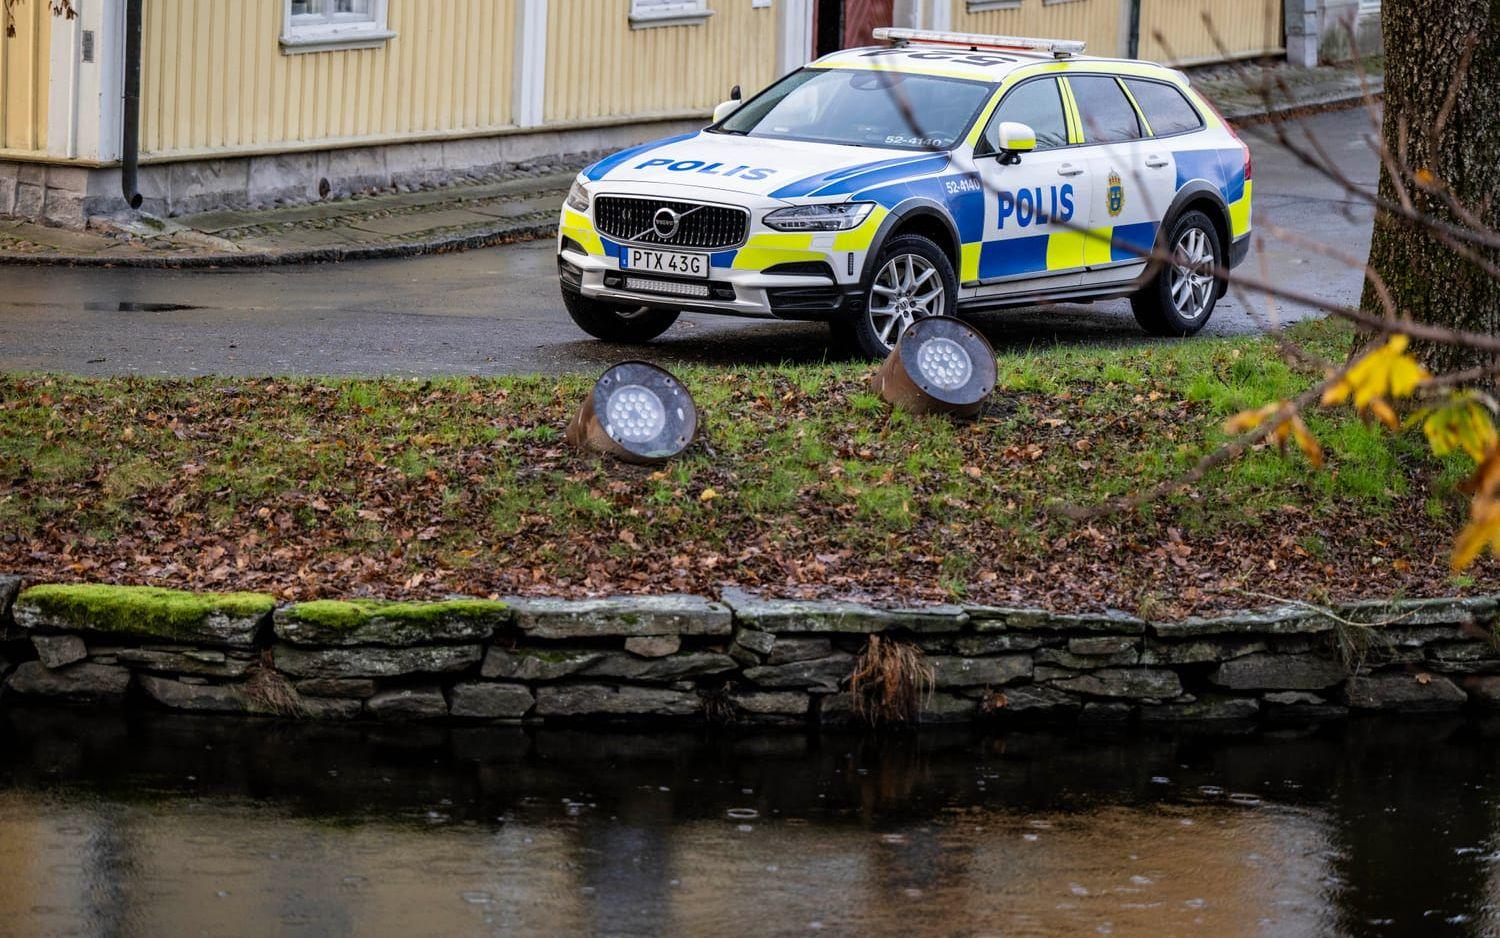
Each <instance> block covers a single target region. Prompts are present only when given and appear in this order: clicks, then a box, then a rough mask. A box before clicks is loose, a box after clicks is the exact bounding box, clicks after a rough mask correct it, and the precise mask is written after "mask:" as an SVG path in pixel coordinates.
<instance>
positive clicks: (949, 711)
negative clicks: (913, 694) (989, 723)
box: [918, 691, 979, 723]
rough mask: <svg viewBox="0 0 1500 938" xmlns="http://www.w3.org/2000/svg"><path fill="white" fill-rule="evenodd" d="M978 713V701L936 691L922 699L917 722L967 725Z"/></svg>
mask: <svg viewBox="0 0 1500 938" xmlns="http://www.w3.org/2000/svg"><path fill="white" fill-rule="evenodd" d="M978 712H979V702H978V701H976V700H973V699H971V698H968V697H960V696H958V695H957V694H945V693H943V692H941V691H938V692H935V693H932V694H929V695H928V696H926V697H924V698H923V699H922V711H921V714H920V715H919V716H918V720H919V721H920V722H922V723H968V722H969V721H971V720H973V719H974V716H975V714H976V713H978Z"/></svg>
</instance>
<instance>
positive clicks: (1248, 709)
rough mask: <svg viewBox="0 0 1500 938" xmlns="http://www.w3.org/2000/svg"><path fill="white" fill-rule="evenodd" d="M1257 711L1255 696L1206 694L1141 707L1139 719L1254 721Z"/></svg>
mask: <svg viewBox="0 0 1500 938" xmlns="http://www.w3.org/2000/svg"><path fill="white" fill-rule="evenodd" d="M1259 713H1260V701H1258V700H1256V699H1255V698H1254V697H1222V696H1207V697H1200V698H1198V699H1196V700H1192V701H1186V702H1181V703H1165V704H1156V705H1153V706H1144V707H1141V720H1142V721H1143V722H1147V723H1178V722H1182V723H1189V722H1205V721H1236V720H1238V721H1243V720H1253V719H1255V717H1256V716H1257V715H1258V714H1259Z"/></svg>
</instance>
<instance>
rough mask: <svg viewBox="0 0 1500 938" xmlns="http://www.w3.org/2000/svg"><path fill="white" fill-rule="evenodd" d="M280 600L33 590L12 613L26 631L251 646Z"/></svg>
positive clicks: (149, 590)
mask: <svg viewBox="0 0 1500 938" xmlns="http://www.w3.org/2000/svg"><path fill="white" fill-rule="evenodd" d="M275 604H276V601H275V599H273V598H272V597H270V596H267V595H262V594H259V593H234V594H227V595H217V594H212V593H186V592H181V591H178V590H164V589H157V588H154V587H146V586H107V585H99V584H95V585H88V586H57V585H43V586H33V587H31V588H30V589H27V590H24V591H22V593H21V595H20V596H18V597H17V598H16V603H15V606H14V608H13V610H12V614H13V616H14V619H15V622H16V625H18V626H20V627H21V628H23V629H26V630H41V631H54V632H82V633H86V634H100V635H112V636H128V637H131V638H144V639H157V640H161V639H167V640H177V641H185V642H191V643H193V644H195V645H196V644H203V645H222V646H229V647H233V648H249V647H251V646H252V645H253V644H254V643H255V639H256V636H257V635H258V634H259V633H260V630H261V628H262V627H263V626H264V624H265V623H266V622H267V621H268V620H269V619H270V616H271V609H272V608H273V607H274V606H275Z"/></svg>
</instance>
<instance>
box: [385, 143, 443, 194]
mask: <svg viewBox="0 0 1500 938" xmlns="http://www.w3.org/2000/svg"><path fill="white" fill-rule="evenodd" d="M385 171H386V174H387V175H388V176H389V177H390V180H391V184H392V185H397V186H401V185H407V186H424V185H431V184H433V183H438V182H443V181H446V180H447V179H448V178H449V176H450V175H451V174H450V173H449V172H448V170H447V168H446V167H445V166H444V165H443V145H442V143H441V142H437V141H434V142H426V143H398V144H395V145H392V146H388V147H386V148H385Z"/></svg>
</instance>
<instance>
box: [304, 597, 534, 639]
mask: <svg viewBox="0 0 1500 938" xmlns="http://www.w3.org/2000/svg"><path fill="white" fill-rule="evenodd" d="M508 609H509V607H508V606H507V605H506V604H505V603H503V602H500V601H498V600H492V599H450V600H445V601H443V602H432V603H418V602H391V601H387V600H381V599H317V600H313V601H312V602H305V603H298V604H297V605H295V606H293V607H291V608H290V609H288V610H286V615H287V617H288V618H290V619H295V620H296V621H298V622H302V623H305V624H307V625H310V626H313V627H315V628H320V629H328V630H332V631H350V630H353V629H357V628H359V627H361V626H363V625H366V624H368V623H369V622H370V621H371V620H372V619H376V618H379V619H384V620H386V621H389V622H396V623H401V624H403V625H408V626H411V627H413V628H420V627H421V626H423V625H430V624H433V623H436V622H439V621H442V620H443V619H452V618H459V619H484V618H489V617H492V616H497V615H503V614H504V613H505V612H506V611H507V610H508Z"/></svg>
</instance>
